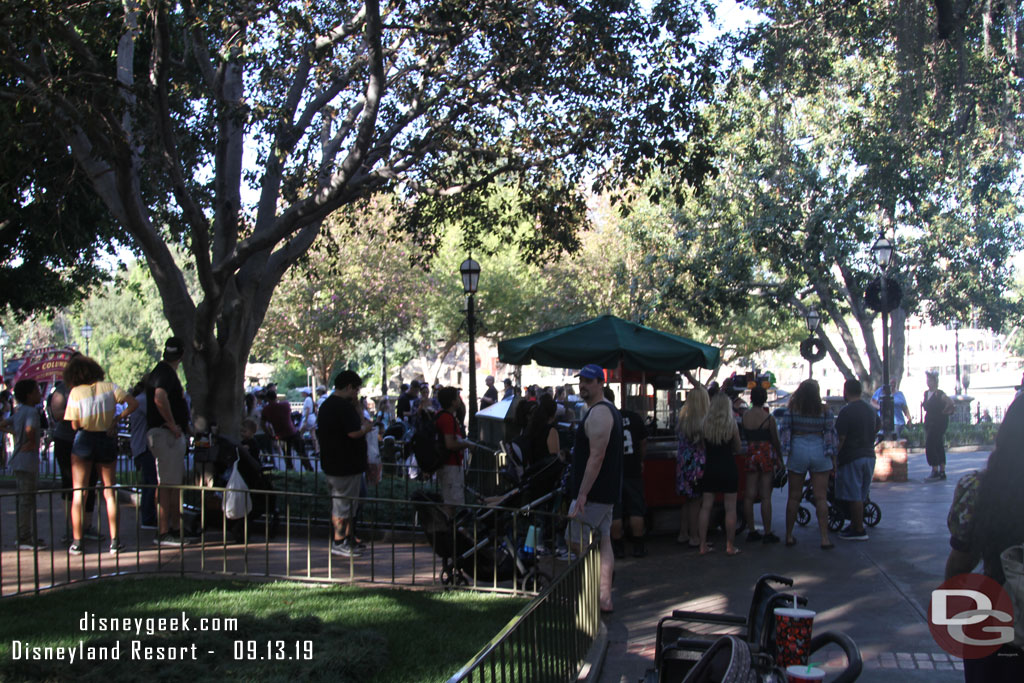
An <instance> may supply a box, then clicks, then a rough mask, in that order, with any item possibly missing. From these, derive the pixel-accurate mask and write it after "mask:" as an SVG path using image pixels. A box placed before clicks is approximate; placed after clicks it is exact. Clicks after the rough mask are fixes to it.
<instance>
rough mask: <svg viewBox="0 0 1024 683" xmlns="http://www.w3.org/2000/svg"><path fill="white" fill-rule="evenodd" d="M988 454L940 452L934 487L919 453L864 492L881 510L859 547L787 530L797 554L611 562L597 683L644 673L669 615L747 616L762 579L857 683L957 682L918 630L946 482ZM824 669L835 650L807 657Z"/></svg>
mask: <svg viewBox="0 0 1024 683" xmlns="http://www.w3.org/2000/svg"><path fill="white" fill-rule="evenodd" d="M987 457H988V453H987V452H966V453H950V454H949V456H948V460H949V463H948V465H947V472H948V475H949V478H948V479H947V480H946V481H944V482H937V483H930V484H925V483H923V479H924V477H925V476H927V474H928V470H929V468H928V465H927V463H926V462H925V459H924V455H923V454H912V455H911V456H910V459H909V474H910V481H908V482H906V483H886V484H874V485H873V486H872V490H871V498H872V500H874V501H875V502H877V503H878V504H879V505H880V506H881V508H882V520H881V523H880V524H879V525H878V526H877V527H876V528H875V529H869V531H868V533H869V535H870V537H871V538H870V540H868V541H867V542H864V543H856V542H848V541H841V540H839V539H834V542H835V544H836V545H837V548H836V549H835V550H832V551H822V550H821V549H820V548H819V547H818V541H817V532H816V530H815V528H814V526H813V525H814V524H815V523H814V522H812V526H809V527H800V526H797V530H796V537H797V545H796V546H794V547H792V548H787V547H785V546H784V545H783V544H777V545H770V546H764V545H762V544H760V543H755V544H747V543H744V542H743V540H742V539H741V540H740V541H739V544H740V547H741V548H742V549H743V551H744V552H743V553H742V554H741V555H738V556H736V557H729V556H726V555H725V554H724V553H723V552H721V546H722V545H723V543H724V539H719V543H718V546H719V548H720V551H719V552H717V553H713V554H711V555H708V556H705V557H700V556H699V555H698V554H697V553H696V552H695V551H692V550H689V549H687V548H685V547H681V546H678V545H677V544H676V543H675V536H674V534H673V535H671V536H662V537H658V538H655V539H653V540H651V541H650V542H649V544H648V545H649V553H650V554H649V555H648V557H646V558H643V559H633V558H631V557H629V558H627V559H626V560H622V561H619V562H618V564H617V572H616V579H615V593H614V599H615V606H616V611H615V613H614V614H613V615H611V617H610V618H608V619H607V620H606V625H607V627H608V641H609V645H608V651H607V654H606V657H605V660H604V663H603V667H602V670H601V675H600V678H599V680H600V682H601V683H620V682H627V681H629V682H635V681H638V680H641V679H642V677H643V675H644V671H645V670H646V669H648V668H650V667H652V666H653V661H654V643H655V632H656V626H657V622H658V620H659V619H660V618H661V617H662V616H665V615H667V614H669V613H671V611H672V610H673V609H688V610H700V611H711V612H724V611H728V612H732V613H737V614H746V612H747V609H748V606H749V601H750V597H751V595H752V592H753V586H754V582H755V581H756V579H757V577H758V576H760V575H761V574H764V573H768V572H771V573H776V574H782V575H784V576H789V577H791V578H793V579H794V581H795V584H794V590H795V591H797V592H798V593H800V594H801V595H804V596H805V597H807V599H808V607H809V608H810V609H813V610H816V611H817V612H818V615H817V617H816V620H815V632H820V631H822V630H838V631H843V632H845V633H847V634H848V635H849V636H851V637H852V638H853V639H854V641H856V643H857V644H858V646H859V648H860V650H861V653H862V657H863V659H864V673H863V674H862V675H861V680H864V681H872V682H874V681H878V682H879V683H889V682H892V683H896V682H899V683H913V682H914V681H926V680H927V681H961V680H963V674H962V673H961V671H962V667H963V663H962V662H961V661H959V660H956V659H954V658H952V657H950V656H948V655H946V653H945V652H943V651H942V649H941V648H939V647H938V645H937V644H936V643H935V642H934V640H933V639H932V637H931V635H930V632H929V630H928V625H927V621H926V618H927V616H926V615H927V606H928V602H929V600H930V593H931V590H932V589H933V588H935V587H936V586H938V585H939V584H940V583H941V582H942V574H943V568H944V565H945V560H946V556H947V553H948V549H949V545H948V532H947V530H946V513H947V511H948V509H949V504H950V502H951V500H952V494H953V488H954V487H955V485H956V482H957V479H958V478H959V477H960V476H961V475H962V474H965V473H967V472H969V471H971V470H974V469H978V468H981V467H984V463H985V460H986V458H987ZM772 503H773V513H774V520H775V523H774V526H775V529H774V530H775V531H776V533H778V534H779V535H780V536H781V535H782V529H783V527H784V525H783V520H784V514H785V493H784V491H776V492H775V495H774V496H773V499H772ZM818 660H819V661H822V662H823V663H824V664H825V667H826V669H828V670H831V671H836V670H838V669H839V668H841V667H842V666H843V665H844V662H843V661H842V656H841V653H840V651H839V650H838V649H835V648H829V649H826V650H825V651H824V652H823V653H821V656H820V657H819V658H818Z"/></svg>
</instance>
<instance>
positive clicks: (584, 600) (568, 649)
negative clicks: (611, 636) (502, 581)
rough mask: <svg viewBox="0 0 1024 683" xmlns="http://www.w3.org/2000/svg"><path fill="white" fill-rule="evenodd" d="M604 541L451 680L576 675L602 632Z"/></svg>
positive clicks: (570, 678)
mask: <svg viewBox="0 0 1024 683" xmlns="http://www.w3.org/2000/svg"><path fill="white" fill-rule="evenodd" d="M599 575H600V551H599V541H598V538H597V536H596V535H594V534H593V533H591V535H590V542H589V544H588V545H587V547H586V549H585V551H584V553H583V554H582V555H580V556H579V557H577V558H576V559H575V560H573V561H572V562H571V563H570V565H569V568H568V569H567V570H566V571H565V573H563V574H562V575H561V576H559V577H558V578H557V579H556V580H555V581H554V582H553V583H552V584H551V585H550V586H548V587H547V588H545V589H544V590H542V591H541V592H540V593H539V594H538V595H537V597H536V598H535V599H534V600H532V601H531V602H530V603H529V604H528V605H526V606H525V607H524V608H523V609H522V610H520V612H519V613H518V614H517V615H516V616H515V617H513V618H512V620H511V621H510V622H509V623H508V624H507V625H506V626H505V628H503V629H502V630H501V631H500V632H499V633H498V634H497V635H496V636H494V638H492V639H491V641H490V642H489V643H487V644H486V645H485V646H484V647H483V648H482V649H481V650H480V652H478V653H477V654H476V655H475V656H474V657H473V658H472V659H471V660H470V661H469V662H467V663H466V664H465V665H463V667H462V668H460V669H459V670H458V671H457V672H456V673H455V674H454V675H453V676H452V677H451V678H449V679H448V683H461V682H462V681H480V682H481V683H483V682H485V681H487V682H492V683H497V682H498V681H501V682H502V683H504V681H529V680H562V681H573V680H576V678H577V674H578V672H579V671H580V669H581V667H582V665H583V661H584V658H585V657H586V654H587V652H588V651H589V649H590V647H591V645H592V644H593V642H594V640H595V638H596V637H597V632H598V627H599V623H600V614H599V611H598V592H599Z"/></svg>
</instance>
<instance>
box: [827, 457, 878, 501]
mask: <svg viewBox="0 0 1024 683" xmlns="http://www.w3.org/2000/svg"><path fill="white" fill-rule="evenodd" d="M874 475H875V459H874V458H857V459H856V460H854V461H853V462H848V463H846V464H845V465H840V466H839V469H838V470H836V498H837V499H839V500H851V501H861V502H863V501H865V500H867V499H868V489H870V488H871V478H872V477H873V476H874Z"/></svg>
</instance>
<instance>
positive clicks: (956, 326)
mask: <svg viewBox="0 0 1024 683" xmlns="http://www.w3.org/2000/svg"><path fill="white" fill-rule="evenodd" d="M953 349H954V350H955V352H956V395H957V396H959V395H960V394H962V393H964V385H963V382H961V381H960V321H959V320H955V321H953Z"/></svg>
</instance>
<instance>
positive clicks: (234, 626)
mask: <svg viewBox="0 0 1024 683" xmlns="http://www.w3.org/2000/svg"><path fill="white" fill-rule="evenodd" d="M78 628H79V630H80V631H82V632H86V633H113V634H119V633H124V634H130V635H132V636H136V637H139V636H159V635H162V634H175V635H177V634H181V633H189V632H194V633H199V632H202V631H207V632H210V631H216V632H229V631H237V630H238V620H237V619H233V618H229V617H225V618H220V617H201V618H198V617H197V618H191V617H189V616H188V615H187V614H185V613H184V612H182V613H181V615H180V616H177V615H176V616H173V617H148V618H138V617H101V616H97V615H95V614H92V613H91V612H85V613H84V614H83V616H82V618H81V619H79V621H78ZM207 654H209V655H217V656H229V657H232V658H233V659H235V660H300V659H305V660H309V659H312V658H313V642H312V641H309V640H288V641H285V640H260V641H257V640H236V641H234V642H233V643H232V651H231V652H230V653H228V652H215V651H214V650H208V649H206V648H201V647H200V646H198V645H197V644H196V643H192V644H189V645H181V644H175V645H162V644H159V638H157V639H155V642H154V641H147V640H142V639H139V638H126V639H125V640H123V641H121V640H115V641H114V642H112V643H111V642H109V641H107V642H104V643H103V644H102V645H94V644H89V643H87V642H86V641H85V640H84V639H83V640H79V641H78V644H77V645H71V646H61V647H55V646H50V645H41V644H39V643H32V642H30V641H27V640H15V641H12V642H11V658H12V659H13V660H15V661H18V660H20V661H33V660H36V661H38V660H56V661H64V662H67V663H69V664H73V663H75V662H82V661H97V660H114V661H116V660H120V659H130V660H143V661H174V660H178V661H180V660H197V659H200V658H201V657H202V656H204V655H207Z"/></svg>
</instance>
